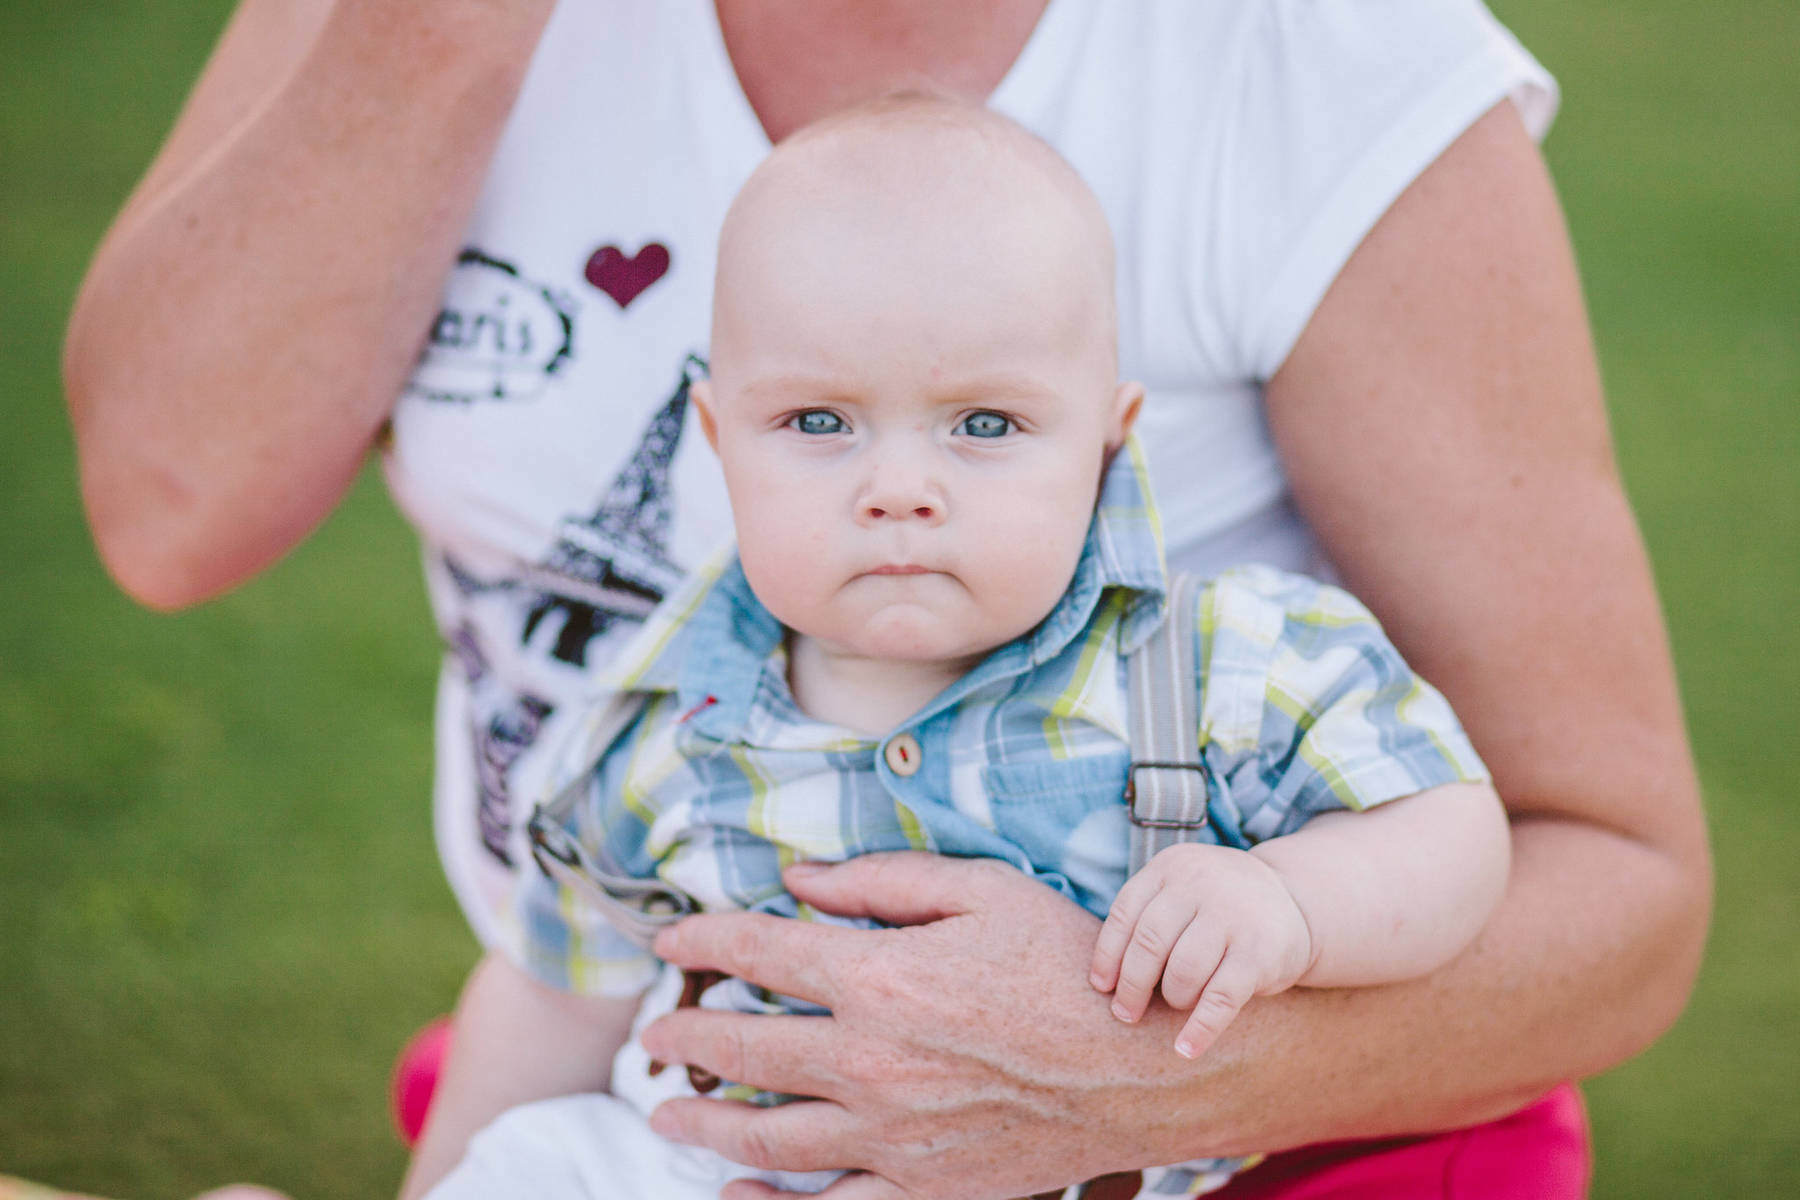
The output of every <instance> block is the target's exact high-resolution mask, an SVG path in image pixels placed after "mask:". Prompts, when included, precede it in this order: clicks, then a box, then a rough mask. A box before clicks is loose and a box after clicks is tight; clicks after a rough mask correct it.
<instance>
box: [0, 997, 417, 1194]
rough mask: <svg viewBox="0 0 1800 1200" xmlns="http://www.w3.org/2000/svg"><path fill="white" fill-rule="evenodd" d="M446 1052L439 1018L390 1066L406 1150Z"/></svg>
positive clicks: (391, 1094) (396, 1123) (396, 1121)
mask: <svg viewBox="0 0 1800 1200" xmlns="http://www.w3.org/2000/svg"><path fill="white" fill-rule="evenodd" d="M449 1048H450V1018H449V1017H439V1018H438V1019H437V1020H435V1021H433V1022H432V1023H431V1024H429V1025H427V1026H425V1028H423V1029H421V1030H419V1032H417V1033H415V1034H414V1035H413V1036H412V1040H411V1041H409V1042H407V1043H406V1048H405V1049H404V1050H402V1051H400V1058H399V1060H398V1061H396V1062H395V1063H394V1078H393V1081H392V1084H391V1087H390V1092H389V1097H388V1098H389V1100H391V1101H392V1104H393V1114H394V1128H395V1129H396V1130H397V1131H398V1132H399V1134H400V1140H401V1141H403V1142H405V1143H406V1144H407V1145H408V1146H412V1145H416V1144H417V1143H418V1141H419V1133H420V1131H421V1130H423V1129H424V1128H425V1117H426V1114H427V1113H429V1112H430V1111H431V1097H432V1094H433V1093H435V1092H436V1091H437V1082H438V1071H439V1070H440V1069H442V1067H443V1065H444V1054H445V1052H446V1051H448V1050H449ZM0 1200H4V1198H0Z"/></svg>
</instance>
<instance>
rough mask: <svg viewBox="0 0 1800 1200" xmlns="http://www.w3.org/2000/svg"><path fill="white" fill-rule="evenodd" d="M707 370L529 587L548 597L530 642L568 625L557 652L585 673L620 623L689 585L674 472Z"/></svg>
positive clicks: (539, 602)
mask: <svg viewBox="0 0 1800 1200" xmlns="http://www.w3.org/2000/svg"><path fill="white" fill-rule="evenodd" d="M704 370H705V363H703V362H702V361H701V360H700V359H699V358H697V357H694V356H692V355H690V356H689V357H688V359H687V361H686V362H684V363H683V364H682V371H681V382H680V385H679V386H678V387H677V388H676V389H675V394H674V395H673V396H671V397H669V400H668V402H667V403H666V404H664V405H663V406H662V408H661V409H659V410H658V411H657V412H656V414H655V415H654V416H652V417H651V419H650V423H649V425H648V426H646V428H645V429H644V433H643V436H642V437H641V438H640V439H639V440H638V444H637V448H636V450H634V451H633V452H632V455H631V457H630V458H629V459H628V460H627V461H626V463H625V466H624V467H623V468H622V469H621V470H620V471H619V474H618V475H617V476H616V477H615V478H614V479H613V481H612V484H611V486H610V487H608V488H607V490H606V494H605V495H604V496H603V497H601V500H600V505H599V507H598V508H597V509H595V510H594V512H593V514H592V515H591V516H587V517H565V518H563V520H562V521H561V523H560V524H559V525H558V526H557V537H556V544H555V546H554V547H552V549H551V551H550V553H549V554H548V555H547V556H546V557H545V558H544V560H543V561H542V562H541V563H540V564H539V565H538V566H537V567H535V568H534V569H533V570H531V571H530V572H528V573H527V574H526V576H525V578H524V579H523V580H522V582H523V583H524V585H525V586H526V587H528V588H536V589H538V590H539V592H540V595H539V596H538V598H537V599H536V600H535V601H533V603H532V605H531V607H530V610H529V611H528V612H527V613H526V616H525V624H524V628H523V629H522V630H521V637H522V639H523V640H526V641H529V640H531V638H532V637H533V636H534V635H536V633H537V631H538V629H539V628H540V627H542V626H543V624H544V623H545V622H546V621H549V620H553V619H560V624H561V627H560V630H559V631H558V633H557V636H556V644H555V647H554V649H553V650H552V653H553V654H554V655H555V656H556V657H557V658H559V659H561V660H562V661H563V662H566V663H569V664H571V665H573V666H582V665H584V664H585V663H586V661H587V648H588V644H589V643H590V642H592V641H593V640H594V639H595V638H597V637H599V636H601V635H602V634H604V633H606V632H607V631H608V630H609V629H611V628H612V627H613V626H614V625H615V624H617V623H618V622H619V621H622V620H623V621H631V622H633V623H636V622H640V621H642V620H643V619H644V618H645V617H647V616H649V615H650V610H651V609H653V608H655V607H656V605H657V603H658V602H659V601H660V600H661V599H662V598H663V597H664V596H665V595H667V594H668V593H669V591H670V590H671V589H673V588H674V587H675V585H676V584H677V583H679V582H680V581H681V576H682V572H681V568H679V567H678V566H676V565H675V563H674V562H672V561H671V560H670V558H669V553H668V542H669V526H670V524H671V523H672V521H673V513H672V510H671V502H670V495H669V467H670V464H671V463H672V462H673V461H674V459H675V451H676V448H677V447H678V446H679V444H680V442H681V431H682V426H683V421H684V419H685V417H686V415H687V401H688V389H689V387H690V386H691V385H692V383H693V380H694V378H695V377H696V376H697V375H698V374H699V373H701V372H703V371H704Z"/></svg>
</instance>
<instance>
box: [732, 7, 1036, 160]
mask: <svg viewBox="0 0 1800 1200" xmlns="http://www.w3.org/2000/svg"><path fill="white" fill-rule="evenodd" d="M1048 3H1049V0H715V4H716V6H717V9H718V13H719V29H720V31H721V32H722V33H723V34H724V37H725V49H726V51H727V52H728V53H729V54H730V56H731V65H732V67H733V69H734V70H736V71H737V76H738V82H739V84H740V86H741V87H742V88H743V90H744V95H745V96H746V97H747V98H748V99H749V101H750V107H751V108H752V109H754V110H755V111H756V116H757V119H758V120H760V121H761V122H762V125H763V129H764V130H765V131H766V132H767V133H768V135H769V140H770V141H780V140H781V139H782V138H784V137H786V136H787V135H788V134H790V133H792V132H793V131H794V130H796V129H798V128H800V127H801V126H802V125H806V124H809V123H810V122H812V121H815V120H817V119H818V118H820V117H822V116H824V115H825V114H827V113H831V112H835V111H837V110H838V109H840V108H845V107H848V106H849V105H852V104H857V103H860V102H862V101H864V100H871V99H874V98H875V97H876V96H880V95H883V94H885V93H887V92H891V91H895V90H897V89H901V88H932V89H936V90H939V91H947V92H950V93H951V94H953V95H957V96H962V97H964V98H966V99H968V100H972V101H975V102H977V103H979V102H982V101H985V100H986V99H987V98H988V96H989V95H991V94H992V93H993V90H994V89H995V88H996V87H998V86H999V85H1000V81H1001V80H1002V79H1004V78H1006V73H1007V72H1008V71H1009V70H1011V69H1012V65H1013V63H1014V62H1015V61H1016V60H1017V59H1018V57H1019V52H1020V51H1022V50H1023V49H1024V48H1025V43H1026V42H1027V41H1029V40H1030V39H1031V33H1032V30H1034V29H1036V28H1037V23H1038V19H1039V18H1040V17H1042V16H1043V15H1044V9H1045V7H1046V6H1047V5H1048Z"/></svg>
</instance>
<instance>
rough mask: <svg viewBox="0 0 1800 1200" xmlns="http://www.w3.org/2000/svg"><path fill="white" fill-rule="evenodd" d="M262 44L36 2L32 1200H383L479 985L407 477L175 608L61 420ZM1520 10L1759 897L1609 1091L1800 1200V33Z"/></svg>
mask: <svg viewBox="0 0 1800 1200" xmlns="http://www.w3.org/2000/svg"><path fill="white" fill-rule="evenodd" d="M229 7H230V5H229V0H159V2H157V3H151V2H150V0H86V2H85V3H82V4H79V5H73V4H71V5H48V4H44V5H28V4H25V3H23V2H21V0H0V403H3V404H4V410H3V411H4V414H5V424H4V427H3V428H0V507H3V508H4V511H5V513H6V514H7V519H6V520H5V521H4V522H3V523H0V563H3V564H4V570H5V572H6V576H7V578H6V583H5V590H4V596H5V599H4V601H0V828H4V833H3V834H0V1174H4V1173H11V1174H17V1175H23V1176H27V1177H31V1178H37V1179H41V1180H45V1181H49V1182H54V1183H56V1184H58V1185H60V1186H63V1187H67V1188H73V1189H79V1190H85V1191H93V1192H98V1193H102V1194H107V1195H114V1196H118V1197H121V1198H125V1200H153V1198H154V1200H163V1198H175V1197H184V1196H187V1195H189V1194H191V1193H193V1192H195V1191H197V1190H199V1189H201V1188H203V1187H207V1186H213V1185H217V1184H219V1183H222V1182H225V1181H227V1180H230V1179H254V1180H258V1181H260V1182H264V1183H268V1184H271V1185H275V1186H279V1187H283V1188H286V1189H288V1190H290V1191H291V1192H293V1193H294V1194H296V1195H297V1196H299V1197H301V1198H302V1200H309V1198H321V1197H360V1196H380V1195H386V1194H391V1190H392V1188H393V1186H394V1184H395V1182H396V1181H397V1180H398V1178H399V1174H400V1171H401V1169H402V1165H403V1157H404V1156H403V1154H402V1151H401V1149H400V1146H399V1143H398V1142H397V1140H396V1139H395V1137H394V1135H393V1133H392V1132H391V1130H390V1126H389V1120H388V1116H387V1109H386V1087H387V1077H388V1071H389V1068H390V1064H391V1063H392V1061H393V1058H394V1055H395V1053H396V1051H397V1050H398V1048H399V1047H400V1045H401V1044H402V1042H403V1041H404V1040H405V1038H406V1037H407V1036H408V1035H409V1034H410V1033H411V1032H412V1031H413V1030H414V1029H415V1028H417V1027H418V1026H419V1025H420V1024H422V1023H423V1022H424V1021H426V1020H427V1019H429V1018H430V1017H432V1016H433V1015H435V1014H437V1013H439V1012H441V1011H444V1010H445V1009H446V1008H447V1007H448V1006H449V1005H450V1004H451V1002H452V1000H453V999H454V996H455V992H456V988H457V986H458V984H459V982H460V981H461V978H462V976H463V973H464V971H465V970H466V968H467V967H468V965H469V963H470V962H471V961H472V958H473V955H474V946H473V944H472V942H471V940H470V938H469V936H468V935H467V933H466V932H465V930H464V927H463V925H462V923H461V921H460V919H459V917H458V916H457V914H456V912H455V909H454V906H453V904H452V902H451V899H450V896H449V893H448V890H447V888H446V887H445V885H444V884H443V883H442V881H441V877H440V875H439V873H438V869H437V866H436V863H435V858H434V856H433V852H432V847H431V841H430V836H429V825H428V807H429V804H428V799H427V795H428V772H429V742H428V738H429V729H428V722H429V712H430V696H431V688H432V679H433V675H434V670H435V653H436V650H435V644H434V638H433V636H432V634H431V632H430V628H429V621H428V618H427V614H426V610H425V606H424V601H423V596H422V592H421V587H420V584H419V581H418V578H417V567H416V554H415V550H414V547H413V543H412V539H411V536H410V534H409V533H408V532H407V531H406V530H405V528H404V527H403V526H402V525H401V523H400V522H399V520H398V518H397V517H396V516H395V515H394V513H393V511H392V509H391V507H390V506H389V504H388V502H387V500H386V498H385V496H384V495H383V493H382V490H381V487H380V484H379V482H378V481H376V480H374V479H373V478H365V479H364V480H363V481H362V483H361V484H360V485H359V486H358V487H357V489H356V491H355V493H354V494H353V495H352V496H351V498H350V499H349V501H348V502H347V503H346V504H345V506H344V507H343V509H342V510H341V511H340V512H339V513H338V514H337V515H336V517H334V518H333V519H332V521H331V522H330V523H329V524H327V526H326V527H325V528H324V529H322V530H321V531H320V532H319V533H318V534H317V535H316V536H314V537H313V538H312V539H311V540H310V541H308V542H307V543H306V544H305V545H304V546H303V547H302V548H301V549H300V550H299V551H298V552H296V553H295V554H294V555H293V556H292V557H291V558H290V559H288V560H287V561H286V562H284V563H283V564H282V565H281V566H279V567H278V568H276V569H275V570H273V571H271V572H270V573H269V574H268V575H266V576H265V577H264V578H262V579H260V580H258V581H257V582H255V583H253V584H251V585H249V586H248V587H245V588H244V589H242V590H240V591H239V592H237V593H235V594H233V595H231V596H230V597H228V598H226V599H224V600H221V601H218V602H216V603H213V604H210V605H206V606H204V607H202V608H200V609H199V610H197V611H193V612H188V613H184V614H181V615H178V616H158V615H153V614H150V613H146V612H143V611H140V610H138V609H136V608H134V607H133V606H132V605H131V604H130V603H129V602H127V601H126V600H124V599H123V598H122V597H121V596H120V595H118V594H117V593H116V592H115V591H114V590H113V589H112V588H111V586H110V585H109V584H108V582H107V580H106V579H105V577H104V575H103V574H102V573H101V571H100V568H99V567H98V565H97V564H96V561H95V558H94V555H93V552H92V550H91V549H90V547H89V543H88V541H87V536H86V532H85V529H84V526H83V524H82V518H81V513H80V509H79V503H78V500H77V495H76V486H75V478H74V462H73V454H72V449H71V443H70V437H69V433H68V429H67V422H66V419H65V417H64V415H63V410H62V404H61V400H60V397H59V386H58V380H57V352H58V345H59V341H60V337H61V331H62V326H63V322H64V319H65V315H66V313H67V310H68V306H69V303H70V300H71V298H72V296H73V292H74V289H75V286H76V284H77V282H78V280H79V277H80V274H81V271H82V269H83V267H84V265H85V262H86V259H87V256H88V255H89V253H90V252H91V250H92V248H93V246H94V244H95V242H96V241H97V239H98V238H99V236H100V234H101V232H102V230H103V228H104V226H105V224H106V222H107V220H108V219H109V217H110V216H111V214H112V213H113V212H114V211H115V209H116V207H117V206H118V204H119V202H120V201H121V199H122V198H123V196H124V194H125V192H126V190H127V189H128V188H129V186H130V185H131V184H132V182H133V181H134V180H135V179H136V177H137V175H138V174H139V172H140V171H141V170H142V168H143V167H144V165H145V163H146V162H147V161H148V159H149V157H150V155H151V154H152V152H153V151H154V149H155V147H156V145H157V144H158V141H159V139H160V138H161V136H162V134H163V132H164V131H165V130H166V128H167V126H168V124H169V122H170V121H171V119H172V118H173V115H174V112H175V110H176V107H177V105H178V104H179V102H180V99H181V96H182V94H183V92H184V90H185V88H186V86H187V84H188V82H189V81H190V80H191V79H192V77H193V75H194V73H195V72H196V70H197V69H198V66H199V64H200V62H201V60H202V58H203V56H204V54H205V52H206V50H207V48H208V47H209V45H210V43H211V41H212V39H213V37H214V36H215V35H216V33H217V31H218V29H219V28H220V27H221V25H222V23H223V20H224V17H225V14H226V13H227V11H228V9H229ZM1496 8H1497V11H1498V12H1499V14H1500V16H1501V17H1502V19H1504V20H1506V21H1507V22H1508V23H1509V24H1511V25H1512V27H1513V28H1514V29H1515V30H1516V31H1517V32H1518V33H1519V34H1520V36H1521V37H1522V38H1523V39H1524V41H1525V42H1526V44H1527V45H1529V46H1531V47H1532V48H1533V49H1534V50H1535V51H1536V53H1537V54H1538V55H1539V56H1540V57H1541V58H1542V59H1543V60H1544V61H1545V62H1546V63H1547V64H1548V65H1549V66H1550V68H1551V69H1552V70H1553V71H1554V72H1556V73H1557V75H1558V76H1559V78H1560V79H1561V81H1562V84H1563V88H1564V97H1565V99H1564V108H1563V115H1562V117H1561V118H1560V120H1559V121H1558V123H1557V125H1556V127H1555V129H1554V130H1553V132H1552V135H1551V137H1550V140H1549V143H1548V146H1547V152H1548V154H1549V157H1550V159H1551V163H1552V166H1553V168H1554V169H1555V171H1556V174H1557V177H1558V180H1559V182H1560V185H1561V188H1562V192H1563V196H1564V200H1565V203H1566V205H1567V208H1568V211H1569V218H1570V224H1571V226H1572V228H1573V231H1574V237H1575V241H1576V244H1577V249H1578V251H1579V253H1580V257H1581V262H1582V267H1583V271H1584V275H1585V278H1586V281H1587V286H1588V294H1589V300H1590V304H1591V307H1592V310H1593V316H1594V322H1595V326H1596V330H1597V334H1598V340H1599V347H1600V355H1601V359H1602V361H1603V365H1604V367H1605V371H1606V376H1607V382H1608V390H1609V395H1610V399H1611V405H1612V412H1613V420H1614V426H1615V430H1616V434H1617V437H1618V444H1619V452H1620V455H1621V458H1622V460H1623V464H1624V471H1625V475H1626V479H1627V482H1628V485H1629V487H1630V489H1631V492H1632V495H1633V497H1634V499H1635V501H1636V503H1637V506H1638V511H1639V513H1640V514H1641V517H1642V520H1643V523H1644V527H1645V531H1646V534H1647V536H1648V538H1649V542H1650V545H1651V548H1652V552H1653V554H1654V556H1655V560H1656V565H1657V573H1658V578H1659V580H1660V583H1661V586H1662V591H1663V599H1664V602H1665V604H1666V606H1667V609H1668V614H1669V622H1670V625H1671V628H1672V631H1673V636H1674V640H1675V648H1676V656H1677V659H1678V660H1679V664H1680V669H1681V674H1682V680H1683V685H1684V688H1685V694H1686V701H1687V707H1688V712H1689V717H1690V721H1691V723H1692V729H1693V735H1694V741H1695V746H1696V749H1697V752H1698V755H1699V759H1700V766H1701V772H1702V775H1703V777H1704V780H1705V784H1706V791H1707V801H1708V806H1709V810H1710V813H1711V816H1712V822H1713V827H1714V836H1715V839H1716V848H1717V854H1718V863H1719V874H1720V882H1719V906H1718V916H1717V921H1716V926H1715V932H1714V936H1713V940H1712V944H1711V950H1710V954H1709V958H1708V964H1707V967H1706V971H1705V975H1704V977H1703V978H1702V980H1701V983H1700V987H1699V990H1698V991H1697V993H1696V995H1695V997H1694V1001H1693V1004H1692V1007H1691V1008H1690V1010H1689V1012H1688V1014H1687V1016H1686V1017H1685V1018H1684V1019H1683V1021H1682V1022H1681V1024H1680V1025H1679V1026H1678V1027H1677V1028H1676V1029H1675V1031H1674V1032H1673V1033H1671V1034H1670V1035H1669V1036H1668V1037H1667V1038H1666V1039H1664V1040H1663V1041H1662V1042H1661V1043H1660V1044H1658V1045H1657V1046H1656V1047H1655V1048H1654V1049H1652V1050H1651V1051H1650V1052H1649V1053H1647V1054H1645V1055H1643V1056H1642V1057H1641V1058H1639V1059H1638V1060H1637V1061H1635V1062H1633V1063H1631V1064H1629V1065H1627V1066H1625V1067H1623V1068H1620V1069H1619V1070H1617V1071H1615V1072H1613V1073H1612V1074H1610V1075H1608V1076H1606V1077H1605V1078H1602V1079H1600V1080H1596V1081H1594V1082H1593V1083H1591V1084H1590V1085H1589V1087H1588V1094H1589V1097H1590V1099H1591V1103H1592V1109H1593V1119H1594V1124H1595V1128H1596V1133H1597V1140H1598V1145H1599V1172H1598V1179H1597V1182H1596V1195H1598V1196H1600V1197H1642V1196H1673V1195H1705V1196H1728V1197H1736V1196H1800V1112H1797V1111H1796V1102H1797V1101H1800V1088H1797V1087H1796V1079H1800V969H1797V968H1800V867H1797V866H1796V856H1797V853H1800V822H1797V821H1796V819H1795V817H1794V816H1793V814H1792V809H1793V805H1792V803H1791V801H1790V796H1791V793H1792V791H1793V788H1794V780H1795V779H1796V778H1800V735H1797V734H1796V731H1795V718H1796V716H1797V715H1800V704H1797V703H1796V701H1795V691H1796V689H1797V688H1800V633H1797V632H1796V630H1797V629H1800V622H1797V621H1796V620H1795V618H1794V616H1793V614H1792V611H1791V609H1790V604H1791V598H1792V597H1793V596H1794V595H1795V593H1796V592H1797V591H1800V408H1797V404H1796V402H1797V401H1800V79H1797V77H1800V6H1796V5H1795V4H1794V3H1793V2H1792V0H1722V2H1721V3H1718V4H1711V5H1694V4H1689V3H1681V2H1677V0H1637V2H1635V3H1630V4H1627V3H1624V2H1622V0H1611V2H1609V0H1498V2H1497V4H1496ZM155 302H156V298H155V297H153V296H150V297H145V303H155ZM220 334H221V336H227V335H228V333H227V331H220Z"/></svg>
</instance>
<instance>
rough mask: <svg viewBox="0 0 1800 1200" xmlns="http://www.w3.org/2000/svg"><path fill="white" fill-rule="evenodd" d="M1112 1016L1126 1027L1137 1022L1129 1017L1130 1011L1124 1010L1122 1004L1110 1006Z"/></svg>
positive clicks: (1132, 1017) (1134, 1018)
mask: <svg viewBox="0 0 1800 1200" xmlns="http://www.w3.org/2000/svg"><path fill="white" fill-rule="evenodd" d="M1112 1014H1113V1016H1115V1017H1117V1018H1119V1020H1121V1021H1124V1022H1125V1023H1126V1024H1128V1025H1129V1024H1131V1023H1132V1022H1133V1021H1135V1020H1137V1018H1136V1017H1134V1016H1132V1015H1131V1010H1130V1009H1129V1008H1126V1007H1125V1006H1124V1005H1123V1004H1114V1005H1113V1006H1112Z"/></svg>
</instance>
